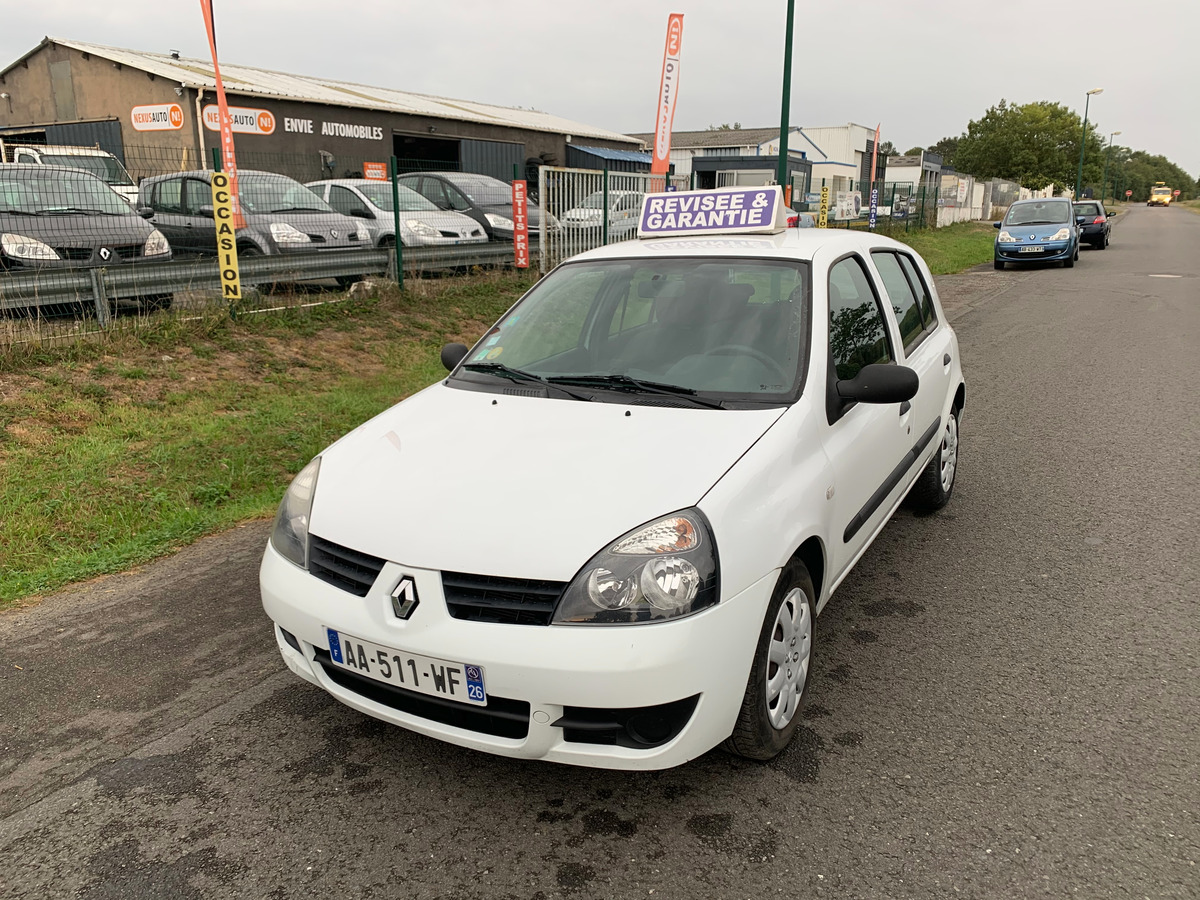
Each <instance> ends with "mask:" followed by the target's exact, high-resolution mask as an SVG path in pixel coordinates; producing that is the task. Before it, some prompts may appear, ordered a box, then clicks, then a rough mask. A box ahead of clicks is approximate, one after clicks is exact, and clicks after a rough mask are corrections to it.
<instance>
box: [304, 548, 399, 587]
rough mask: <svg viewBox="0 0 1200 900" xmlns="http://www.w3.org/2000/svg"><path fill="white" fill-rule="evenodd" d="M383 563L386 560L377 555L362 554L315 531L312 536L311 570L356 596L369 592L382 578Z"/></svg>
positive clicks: (309, 552)
mask: <svg viewBox="0 0 1200 900" xmlns="http://www.w3.org/2000/svg"><path fill="white" fill-rule="evenodd" d="M383 563H384V560H382V559H379V558H378V557H375V556H370V555H369V554H366V553H359V552H358V551H357V550H351V549H350V548H349V547H343V546H341V545H340V544H335V543H334V542H333V541H327V540H325V539H324V538H319V537H317V536H316V535H315V534H314V535H310V536H309V539H308V571H309V573H310V574H312V575H314V576H316V577H317V578H320V579H321V580H322V581H324V582H325V583H326V584H332V585H333V586H334V587H336V588H341V589H342V590H343V591H346V592H347V593H350V594H353V595H354V596H355V597H365V596H367V591H369V590H370V589H371V585H373V584H374V583H375V579H376V578H378V577H379V572H380V570H381V569H382V568H383Z"/></svg>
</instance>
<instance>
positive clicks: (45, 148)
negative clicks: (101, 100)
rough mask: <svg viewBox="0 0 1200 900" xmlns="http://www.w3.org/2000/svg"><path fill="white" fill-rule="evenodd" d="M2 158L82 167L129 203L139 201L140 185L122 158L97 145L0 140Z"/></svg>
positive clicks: (39, 163)
mask: <svg viewBox="0 0 1200 900" xmlns="http://www.w3.org/2000/svg"><path fill="white" fill-rule="evenodd" d="M0 160H3V161H5V162H14V163H28V164H29V165H34V166H67V167H68V168H71V169H83V171H85V172H91V173H92V174H93V175H95V176H96V177H97V178H100V179H101V180H102V181H104V183H105V184H107V185H108V186H109V187H110V188H112V189H113V190H114V191H116V192H117V193H118V194H120V195H121V197H122V198H124V199H125V200H126V201H127V202H128V203H129V204H130V205H134V204H136V203H137V199H138V189H137V185H136V184H134V183H133V179H132V178H130V177H129V173H128V172H127V171H125V167H124V166H123V165H121V161H120V160H119V159H117V158H116V157H115V156H113V155H112V154H111V153H109V152H108V151H107V150H101V149H100V148H98V147H69V146H57V145H48V144H38V145H36V146H34V145H28V144H5V143H4V141H0Z"/></svg>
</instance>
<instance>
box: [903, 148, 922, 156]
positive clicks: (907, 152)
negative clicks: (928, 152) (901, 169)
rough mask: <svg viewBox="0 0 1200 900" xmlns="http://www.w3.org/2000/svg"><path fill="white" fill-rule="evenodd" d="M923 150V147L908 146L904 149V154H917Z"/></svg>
mask: <svg viewBox="0 0 1200 900" xmlns="http://www.w3.org/2000/svg"><path fill="white" fill-rule="evenodd" d="M924 152H925V148H924V147H909V148H908V149H907V150H905V151H904V155H905V156H918V155H920V154H922V153H924Z"/></svg>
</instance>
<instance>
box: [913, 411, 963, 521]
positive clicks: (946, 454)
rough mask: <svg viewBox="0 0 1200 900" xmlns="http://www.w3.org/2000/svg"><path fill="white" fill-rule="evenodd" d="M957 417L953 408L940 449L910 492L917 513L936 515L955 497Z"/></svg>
mask: <svg viewBox="0 0 1200 900" xmlns="http://www.w3.org/2000/svg"><path fill="white" fill-rule="evenodd" d="M958 416H959V411H958V410H957V409H954V408H951V410H950V415H949V416H947V417H946V426H945V427H944V428H943V429H942V444H941V446H940V447H938V450H937V452H936V453H935V454H933V459H931V460H929V465H927V466H926V467H925V471H924V472H922V473H921V474H920V475H919V476H918V477H917V482H916V484H914V485H913V489H912V490H911V491H909V494H908V499H909V502H910V503H911V504H912V506H913V507H914V508H915V509H916V510H917V512H926V513H930V512H936V511H937V510H939V509H941V508H942V507H943V506H945V505H946V504H947V503H949V502H950V495H951V494H953V493H954V477H955V476H956V475H957V474H958Z"/></svg>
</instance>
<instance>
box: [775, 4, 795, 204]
mask: <svg viewBox="0 0 1200 900" xmlns="http://www.w3.org/2000/svg"><path fill="white" fill-rule="evenodd" d="M795 18H796V0H787V36H786V37H785V38H784V42H783V113H782V115H781V116H780V123H779V171H778V173H777V174H776V177H775V180H776V181H777V182H779V184H781V185H786V184H787V177H788V130H789V127H790V126H789V123H788V107H789V106H791V103H792V21H793V20H794V19H795Z"/></svg>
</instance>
